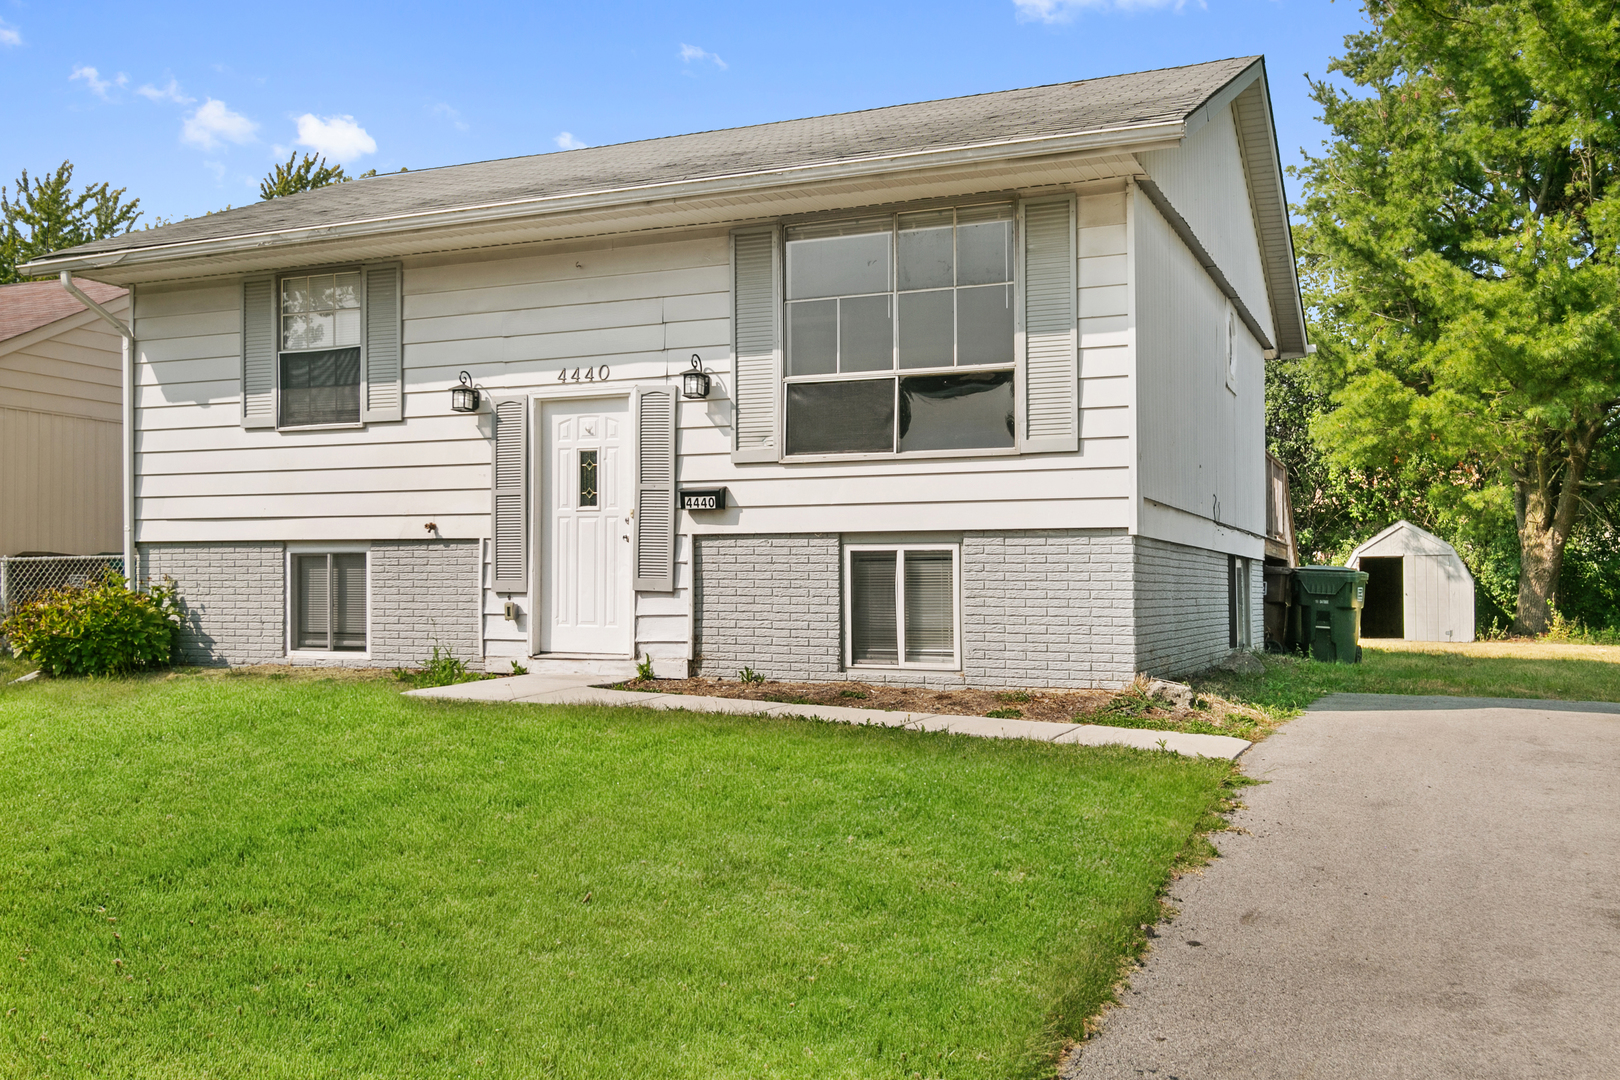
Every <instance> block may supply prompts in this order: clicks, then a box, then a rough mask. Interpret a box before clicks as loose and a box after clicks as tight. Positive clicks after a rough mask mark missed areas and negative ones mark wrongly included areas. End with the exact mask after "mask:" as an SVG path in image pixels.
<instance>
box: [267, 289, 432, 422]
mask: <svg viewBox="0 0 1620 1080" xmlns="http://www.w3.org/2000/svg"><path fill="white" fill-rule="evenodd" d="M399 286H400V268H399V266H398V265H397V264H383V265H378V266H363V267H348V268H335V269H330V270H322V271H318V272H300V273H296V274H284V275H280V276H277V277H271V278H250V279H248V280H247V281H244V282H243V283H242V426H243V427H248V428H278V429H280V430H283V431H289V430H299V429H310V428H334V427H338V428H341V427H359V426H361V425H363V424H367V423H374V422H377V421H388V420H399V419H401V418H402V415H403V410H402V405H403V389H404V388H403V385H402V378H401V376H402V371H401V366H402V365H401V334H400V288H399Z"/></svg>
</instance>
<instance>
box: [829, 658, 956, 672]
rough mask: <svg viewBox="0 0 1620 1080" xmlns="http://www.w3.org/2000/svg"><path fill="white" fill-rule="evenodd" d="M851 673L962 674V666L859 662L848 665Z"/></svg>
mask: <svg viewBox="0 0 1620 1080" xmlns="http://www.w3.org/2000/svg"><path fill="white" fill-rule="evenodd" d="M848 667H849V670H850V671H949V672H955V673H960V672H961V670H962V665H961V664H863V663H860V662H859V661H856V662H852V663H850V664H849V665H848Z"/></svg>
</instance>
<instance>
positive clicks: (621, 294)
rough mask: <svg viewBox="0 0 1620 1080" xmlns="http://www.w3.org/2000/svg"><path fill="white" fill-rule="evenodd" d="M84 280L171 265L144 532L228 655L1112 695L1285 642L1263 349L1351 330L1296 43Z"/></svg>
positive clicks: (132, 239)
mask: <svg viewBox="0 0 1620 1080" xmlns="http://www.w3.org/2000/svg"><path fill="white" fill-rule="evenodd" d="M62 270H71V271H72V272H73V273H74V274H76V275H79V276H81V277H86V278H91V279H94V280H97V281H105V282H109V283H113V284H118V285H122V286H127V287H129V288H130V289H131V290H132V292H133V297H134V317H135V324H134V335H135V347H134V351H135V357H136V359H135V363H136V364H137V367H138V370H137V372H136V373H135V378H134V384H135V385H136V387H137V399H136V401H135V402H134V410H133V412H134V416H135V431H136V439H137V441H138V449H139V453H138V454H137V456H136V461H137V464H136V466H135V468H136V470H137V475H135V476H133V477H132V478H131V481H130V482H131V483H132V484H133V487H134V494H135V498H134V500H133V506H134V509H133V514H134V519H135V520H134V523H133V524H134V537H135V543H136V545H137V546H138V548H139V553H138V555H139V559H138V561H139V565H140V568H141V572H142V573H143V574H146V575H148V576H150V575H156V574H170V575H173V576H174V577H175V578H176V579H177V580H178V581H179V583H180V586H181V590H182V593H183V595H184V597H185V598H186V601H187V603H188V605H189V608H190V612H191V614H190V617H189V622H188V629H187V636H186V640H187V649H188V651H189V653H190V655H191V656H192V657H193V658H194V659H196V660H199V661H205V662H217V663H246V662H262V661H287V660H291V661H293V662H310V663H333V662H341V663H370V664H394V663H399V662H402V661H410V660H414V659H417V658H419V657H421V656H423V655H425V654H426V653H427V652H428V651H429V649H430V648H431V647H432V646H433V645H434V644H439V645H442V646H446V647H449V648H451V649H452V650H453V651H454V652H455V653H456V655H458V656H461V657H463V658H470V659H472V660H473V661H474V662H480V661H482V662H485V663H488V664H489V665H490V666H491V667H499V668H505V667H506V666H507V664H508V662H509V661H511V660H514V659H515V660H520V661H523V662H525V663H529V664H530V665H531V666H533V665H534V664H540V665H541V666H542V669H543V668H544V666H546V665H552V666H563V665H569V666H583V667H586V668H587V669H591V670H600V671H603V672H604V673H609V672H615V671H622V670H625V669H626V668H627V667H628V663H629V661H630V660H631V658H633V657H636V656H644V655H650V656H651V657H652V658H653V663H654V668H655V670H656V671H657V672H658V673H659V674H661V675H684V674H686V673H687V672H688V671H696V672H701V673H705V674H718V675H724V676H731V675H734V674H735V673H736V672H737V670H738V669H739V668H741V667H743V666H749V667H752V668H754V669H756V670H758V671H760V672H762V673H764V674H766V675H768V676H773V677H783V678H790V677H796V678H814V679H840V678H861V679H868V680H889V681H895V682H917V683H927V684H931V685H943V686H949V685H960V684H962V683H969V684H974V685H981V686H997V685H1004V686H1005V685H1051V686H1086V685H1096V686H1109V685H1118V684H1121V683H1123V682H1125V681H1127V680H1129V679H1130V678H1131V677H1132V675H1133V674H1134V673H1135V672H1136V671H1138V670H1144V669H1145V670H1148V671H1152V672H1154V673H1160V674H1174V673H1177V672H1182V671H1187V670H1192V669H1196V668H1198V667H1202V666H1204V665H1207V664H1209V663H1210V662H1212V661H1214V660H1216V659H1218V658H1220V657H1221V656H1222V655H1224V654H1225V653H1226V651H1227V650H1228V649H1229V648H1231V647H1233V646H1234V645H1239V646H1246V645H1249V644H1251V643H1257V642H1258V640H1259V625H1258V624H1259V612H1260V603H1259V593H1260V589H1261V575H1260V574H1259V573H1258V571H1257V570H1256V571H1255V572H1253V573H1251V572H1250V567H1251V564H1257V563H1259V561H1260V560H1261V559H1262V557H1263V554H1264V550H1265V538H1266V493H1265V476H1266V473H1265V452H1264V438H1263V423H1264V383H1265V380H1264V363H1265V359H1266V358H1267V357H1271V356H1298V355H1302V354H1303V353H1304V352H1305V351H1306V349H1307V346H1306V342H1305V324H1304V315H1303V310H1302V307H1301V303H1300V297H1299V289H1298V283H1297V280H1296V278H1295V270H1294V260H1293V253H1292V249H1291V246H1290V240H1289V233H1288V222H1287V211H1286V203H1285V200H1284V197H1283V189H1282V173H1281V168H1280V163H1279V161H1278V156H1277V149H1276V142H1275V138H1274V134H1273V130H1272V120H1271V111H1270V101H1269V97H1268V92H1267V88H1266V80H1265V68H1264V64H1263V62H1262V61H1261V60H1260V59H1258V58H1254V57H1249V58H1242V59H1235V60H1223V61H1218V62H1215V63H1209V64H1200V65H1194V66H1191V67H1183V68H1174V69H1169V70H1165V71H1156V72H1147V73H1142V74H1135V75H1123V76H1117V77H1113V78H1106V79H1093V80H1089V81H1086V82H1077V83H1065V84H1061V85H1054V86H1045V87H1037V88H1033V89H1028V90H1012V91H1006V92H1003V93H995V94H984V95H979V96H976V97H968V98H957V99H952V100H946V101H934V102H925V103H922V104H916V105H903V106H897V107H893V108H887V109H875V110H870V111H867V112H860V113H850V114H845V115H839V116H828V117H817V118H812V119H806V120H793V121H787V122H783V123H776V124H766V125H761V126H757V127H751V128H739V129H735V130H730V131H718V132H707V133H703V134H697V135H685V136H679V137H674V138H666V139H655V140H649V141H646V142H640V143H627V144H624V145H619V146H605V147H596V148H591V149H585V150H575V151H569V152H567V153H557V154H546V155H542V156H536V157H527V158H515V159H511V160H506V161H493V162H484V163H479V164H474V165H463V166H456V167H452V168H443V169H431V170H424V171H421V172H412V173H404V174H395V175H389V176H378V177H374V178H368V179H364V180H358V181H355V182H352V183H348V184H343V185H339V186H334V187H329V188H324V189H321V190H319V191H314V192H309V193H306V194H303V195H297V196H293V197H290V198H284V199H276V200H273V201H270V202H264V203H259V204H256V205H253V206H247V207H242V208H240V209H236V210H230V211H227V212H225V213H221V214H214V215H210V216H207V217H204V218H197V219H193V220H190V221H183V222H179V223H177V224H174V225H169V226H165V227H163V228H160V229H153V230H149V231H144V232H139V233H131V234H128V235H125V236H120V237H116V238H113V239H109V240H103V241H98V242H96V243H93V244H87V245H85V246H83V247H79V248H75V249H72V250H69V251H65V252H59V253H56V254H54V255H51V256H48V257H46V258H42V259H39V260H36V261H35V262H34V263H32V264H30V265H29V266H28V268H27V271H28V272H29V273H34V274H45V273H56V272H59V271H62ZM694 362H695V363H696V364H697V365H698V367H699V368H700V369H701V377H697V375H698V373H697V372H692V373H693V375H694V378H692V379H690V380H685V379H683V375H686V374H687V373H688V372H691V371H692V367H691V365H692V364H693V363H694ZM462 372H466V373H467V377H468V379H469V380H470V382H471V383H472V384H474V385H475V386H476V388H477V389H478V390H479V391H480V397H479V401H478V404H477V407H476V411H474V412H470V413H468V412H458V411H456V409H455V407H454V406H453V401H452V399H453V390H454V388H456V387H457V386H458V384H459V380H460V377H461V373H462ZM688 381H690V382H692V383H694V384H698V385H692V386H686V385H685V383H686V382H688ZM704 383H706V384H707V386H706V387H705V386H704V385H702V384H704ZM692 395H698V396H692ZM469 396H470V395H469ZM463 404H465V403H463ZM531 658H536V659H531Z"/></svg>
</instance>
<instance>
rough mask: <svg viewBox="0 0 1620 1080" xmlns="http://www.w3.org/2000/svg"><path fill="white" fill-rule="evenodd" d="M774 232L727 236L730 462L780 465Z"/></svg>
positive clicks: (778, 275) (778, 276) (778, 265)
mask: <svg viewBox="0 0 1620 1080" xmlns="http://www.w3.org/2000/svg"><path fill="white" fill-rule="evenodd" d="M778 241H779V233H778V230H777V229H776V228H775V227H774V226H772V227H770V228H765V229H746V230H739V231H737V232H735V233H732V234H731V268H732V290H731V328H732V330H731V336H732V350H733V351H732V355H733V356H734V357H736V365H735V368H734V375H733V381H734V383H735V384H736V389H735V391H734V394H733V396H734V398H735V400H734V402H733V405H734V410H733V416H734V420H733V425H734V429H735V438H736V446H735V448H734V449H733V450H732V452H731V460H732V461H779V460H781V457H782V443H781V439H780V437H779V436H778V431H779V430H780V427H781V425H780V423H779V422H778V419H777V409H778V407H779V406H778V402H780V401H781V394H782V254H781V244H780V243H779V242H778Z"/></svg>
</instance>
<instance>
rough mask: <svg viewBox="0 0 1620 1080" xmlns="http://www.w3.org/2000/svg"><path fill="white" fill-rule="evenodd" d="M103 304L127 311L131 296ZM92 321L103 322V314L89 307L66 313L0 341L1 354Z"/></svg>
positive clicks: (111, 333) (116, 310)
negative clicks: (69, 313) (42, 324)
mask: <svg viewBox="0 0 1620 1080" xmlns="http://www.w3.org/2000/svg"><path fill="white" fill-rule="evenodd" d="M102 306H103V307H105V308H107V309H108V310H109V311H112V312H114V313H118V312H121V311H125V310H128V308H129V297H128V296H127V295H126V296H119V297H114V298H113V299H112V300H110V301H108V302H107V303H105V304H103V305H102ZM91 323H96V324H101V316H100V315H97V314H96V313H95V312H93V311H91V310H90V309H89V308H84V309H83V310H80V311H75V312H74V313H73V314H71V315H64V316H62V317H61V318H60V319H56V320H54V321H52V322H48V323H46V324H45V325H44V326H36V327H34V328H33V329H32V330H25V331H23V332H22V333H20V334H18V335H17V336H15V337H9V338H6V339H5V340H4V341H0V356H4V355H6V354H7V353H14V352H18V351H20V350H22V349H26V348H28V347H29V346H31V345H37V344H39V343H40V342H41V341H49V340H50V339H51V338H53V337H56V336H57V335H58V334H65V333H67V332H68V331H69V330H78V329H81V328H83V327H85V326H88V325H90V324H91ZM106 333H107V335H108V336H109V337H115V336H116V335H115V334H114V333H113V331H112V330H111V329H110V328H109V329H108V330H107V331H106ZM110 351H112V352H117V351H118V349H117V347H116V346H114V347H113V348H112V350H110Z"/></svg>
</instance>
